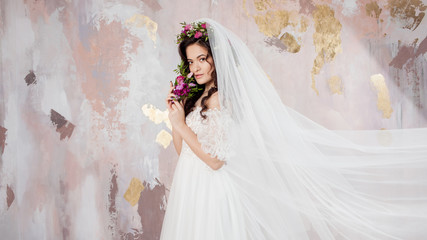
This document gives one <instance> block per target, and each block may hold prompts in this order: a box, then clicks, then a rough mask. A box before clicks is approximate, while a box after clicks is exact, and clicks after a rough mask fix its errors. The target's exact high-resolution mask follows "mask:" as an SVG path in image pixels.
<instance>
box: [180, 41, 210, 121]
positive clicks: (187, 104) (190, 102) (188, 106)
mask: <svg viewBox="0 0 427 240" xmlns="http://www.w3.org/2000/svg"><path fill="white" fill-rule="evenodd" d="M193 44H197V45H199V46H201V47H203V48H205V49H207V50H208V54H207V55H208V56H207V57H206V59H208V58H212V60H213V56H212V51H211V46H210V44H209V40H208V41H204V40H203V39H201V38H194V37H191V38H185V39H184V40H183V41H182V42H181V43H180V44H179V46H178V52H179V55H180V56H181V59H182V61H184V64H185V65H186V66H187V67H188V68H189V65H188V60H187V53H186V49H187V47H188V46H190V45H193ZM207 63H209V62H207ZM209 64H210V63H209ZM211 66H212V65H211ZM212 79H213V81H214V86H213V87H212V88H211V89H209V91H208V95H207V96H205V97H203V98H202V103H201V105H202V111H200V115H201V116H202V118H203V119H206V115H205V114H204V112H205V111H206V110H207V109H208V106H207V105H206V101H207V100H208V99H209V98H210V97H211V96H212V94H214V93H215V92H217V91H218V87H217V86H218V85H217V77H216V69H214V71H213V72H212ZM201 87H202V88H203V91H199V92H197V93H196V94H194V95H193V96H192V97H191V98H187V99H186V100H185V101H184V112H185V116H187V115H188V114H189V113H190V112H191V111H192V110H193V108H194V105H195V104H196V102H197V100H199V98H200V97H201V96H202V94H203V92H204V91H205V85H201Z"/></svg>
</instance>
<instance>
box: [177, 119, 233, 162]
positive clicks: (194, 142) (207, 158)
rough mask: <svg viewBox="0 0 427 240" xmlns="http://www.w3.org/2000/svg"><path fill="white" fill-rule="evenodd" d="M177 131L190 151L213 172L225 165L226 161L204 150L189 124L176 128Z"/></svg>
mask: <svg viewBox="0 0 427 240" xmlns="http://www.w3.org/2000/svg"><path fill="white" fill-rule="evenodd" d="M176 131H177V132H178V133H179V134H180V135H181V136H182V139H184V141H185V142H186V143H187V145H188V146H189V147H190V149H191V150H192V151H193V152H194V154H196V156H197V157H199V158H200V159H201V160H202V161H203V162H205V163H206V165H208V166H209V167H210V168H212V169H213V170H218V169H220V168H221V167H222V165H224V163H225V162H224V161H221V160H219V159H217V158H215V157H212V156H211V155H209V154H208V153H205V152H204V151H203V150H202V145H201V144H200V142H199V140H198V139H197V135H196V134H195V133H194V132H193V131H192V130H191V128H190V127H188V126H187V124H185V123H184V124H181V125H179V126H177V127H176Z"/></svg>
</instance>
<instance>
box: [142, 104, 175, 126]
mask: <svg viewBox="0 0 427 240" xmlns="http://www.w3.org/2000/svg"><path fill="white" fill-rule="evenodd" d="M141 110H142V112H143V113H144V115H145V116H147V117H148V118H149V119H150V120H151V121H153V122H154V123H155V124H160V123H162V122H164V123H165V124H166V126H167V127H168V128H169V129H171V130H172V125H171V123H170V121H169V118H168V110H165V111H160V110H159V109H157V108H156V107H154V106H153V105H151V104H144V106H142V108H141Z"/></svg>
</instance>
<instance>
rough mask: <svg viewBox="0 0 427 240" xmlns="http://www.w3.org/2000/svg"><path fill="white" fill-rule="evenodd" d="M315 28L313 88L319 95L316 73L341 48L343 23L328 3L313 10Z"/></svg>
mask: <svg viewBox="0 0 427 240" xmlns="http://www.w3.org/2000/svg"><path fill="white" fill-rule="evenodd" d="M313 20H314V28H315V32H314V33H313V42H314V46H315V49H316V53H317V56H316V59H315V60H314V65H313V68H312V70H311V88H312V89H313V90H314V91H315V92H316V93H317V95H319V90H318V89H317V88H316V82H315V80H314V78H315V75H317V74H319V73H320V69H321V68H322V67H323V65H324V64H325V63H326V62H331V61H333V60H334V59H335V56H336V54H337V53H340V52H342V49H341V28H342V25H341V23H340V22H339V21H338V19H336V18H335V17H334V10H332V9H331V8H330V7H329V6H327V5H320V6H317V9H316V10H315V11H314V12H313Z"/></svg>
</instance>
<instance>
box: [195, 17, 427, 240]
mask: <svg viewBox="0 0 427 240" xmlns="http://www.w3.org/2000/svg"><path fill="white" fill-rule="evenodd" d="M197 21H203V22H207V23H208V34H209V41H210V44H211V48H212V54H213V58H214V61H215V67H216V71H217V78H218V79H217V80H218V92H219V93H218V95H219V99H220V105H221V111H222V112H223V114H225V115H227V116H229V117H231V120H227V121H224V124H225V122H226V126H227V130H226V131H227V141H228V142H227V144H229V146H230V147H229V148H228V149H229V151H230V152H229V153H228V154H227V159H226V160H227V164H226V165H225V166H224V167H223V168H224V169H223V170H224V171H227V172H228V173H229V174H230V176H231V179H232V180H233V182H234V184H235V187H236V189H237V190H236V191H237V194H238V195H239V196H240V197H241V199H242V209H244V214H245V219H246V220H245V221H246V223H245V224H246V229H247V234H248V238H249V239H256V240H262V239H266V240H273V239H298V240H302V239H327V240H330V239H425V236H427V228H426V227H425V226H427V129H404V130H378V131H348V132H336V131H331V130H328V129H326V128H324V127H322V126H320V125H318V124H316V123H315V122H313V121H311V120H310V119H308V118H306V117H304V116H303V115H301V114H299V113H298V112H296V111H294V110H292V109H290V108H289V107H287V106H285V105H284V104H283V103H282V102H281V99H280V97H279V95H278V94H277V92H276V91H275V89H274V87H273V85H272V84H271V82H270V81H269V79H268V77H267V75H266V74H265V73H264V71H263V70H262V68H261V66H260V65H259V64H258V62H257V60H256V59H255V57H254V56H253V55H252V53H251V52H250V50H249V49H248V48H247V46H246V45H245V44H244V43H243V42H242V41H241V40H240V39H239V38H238V37H237V36H236V35H235V34H233V33H232V32H231V31H229V30H228V29H226V28H225V27H223V26H222V25H220V24H219V23H217V22H215V21H214V20H211V19H207V18H203V19H199V20H197ZM227 119H228V118H227ZM384 134H385V136H386V137H387V144H382V142H381V141H378V137H381V136H383V135H384ZM384 145H385V146H384Z"/></svg>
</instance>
